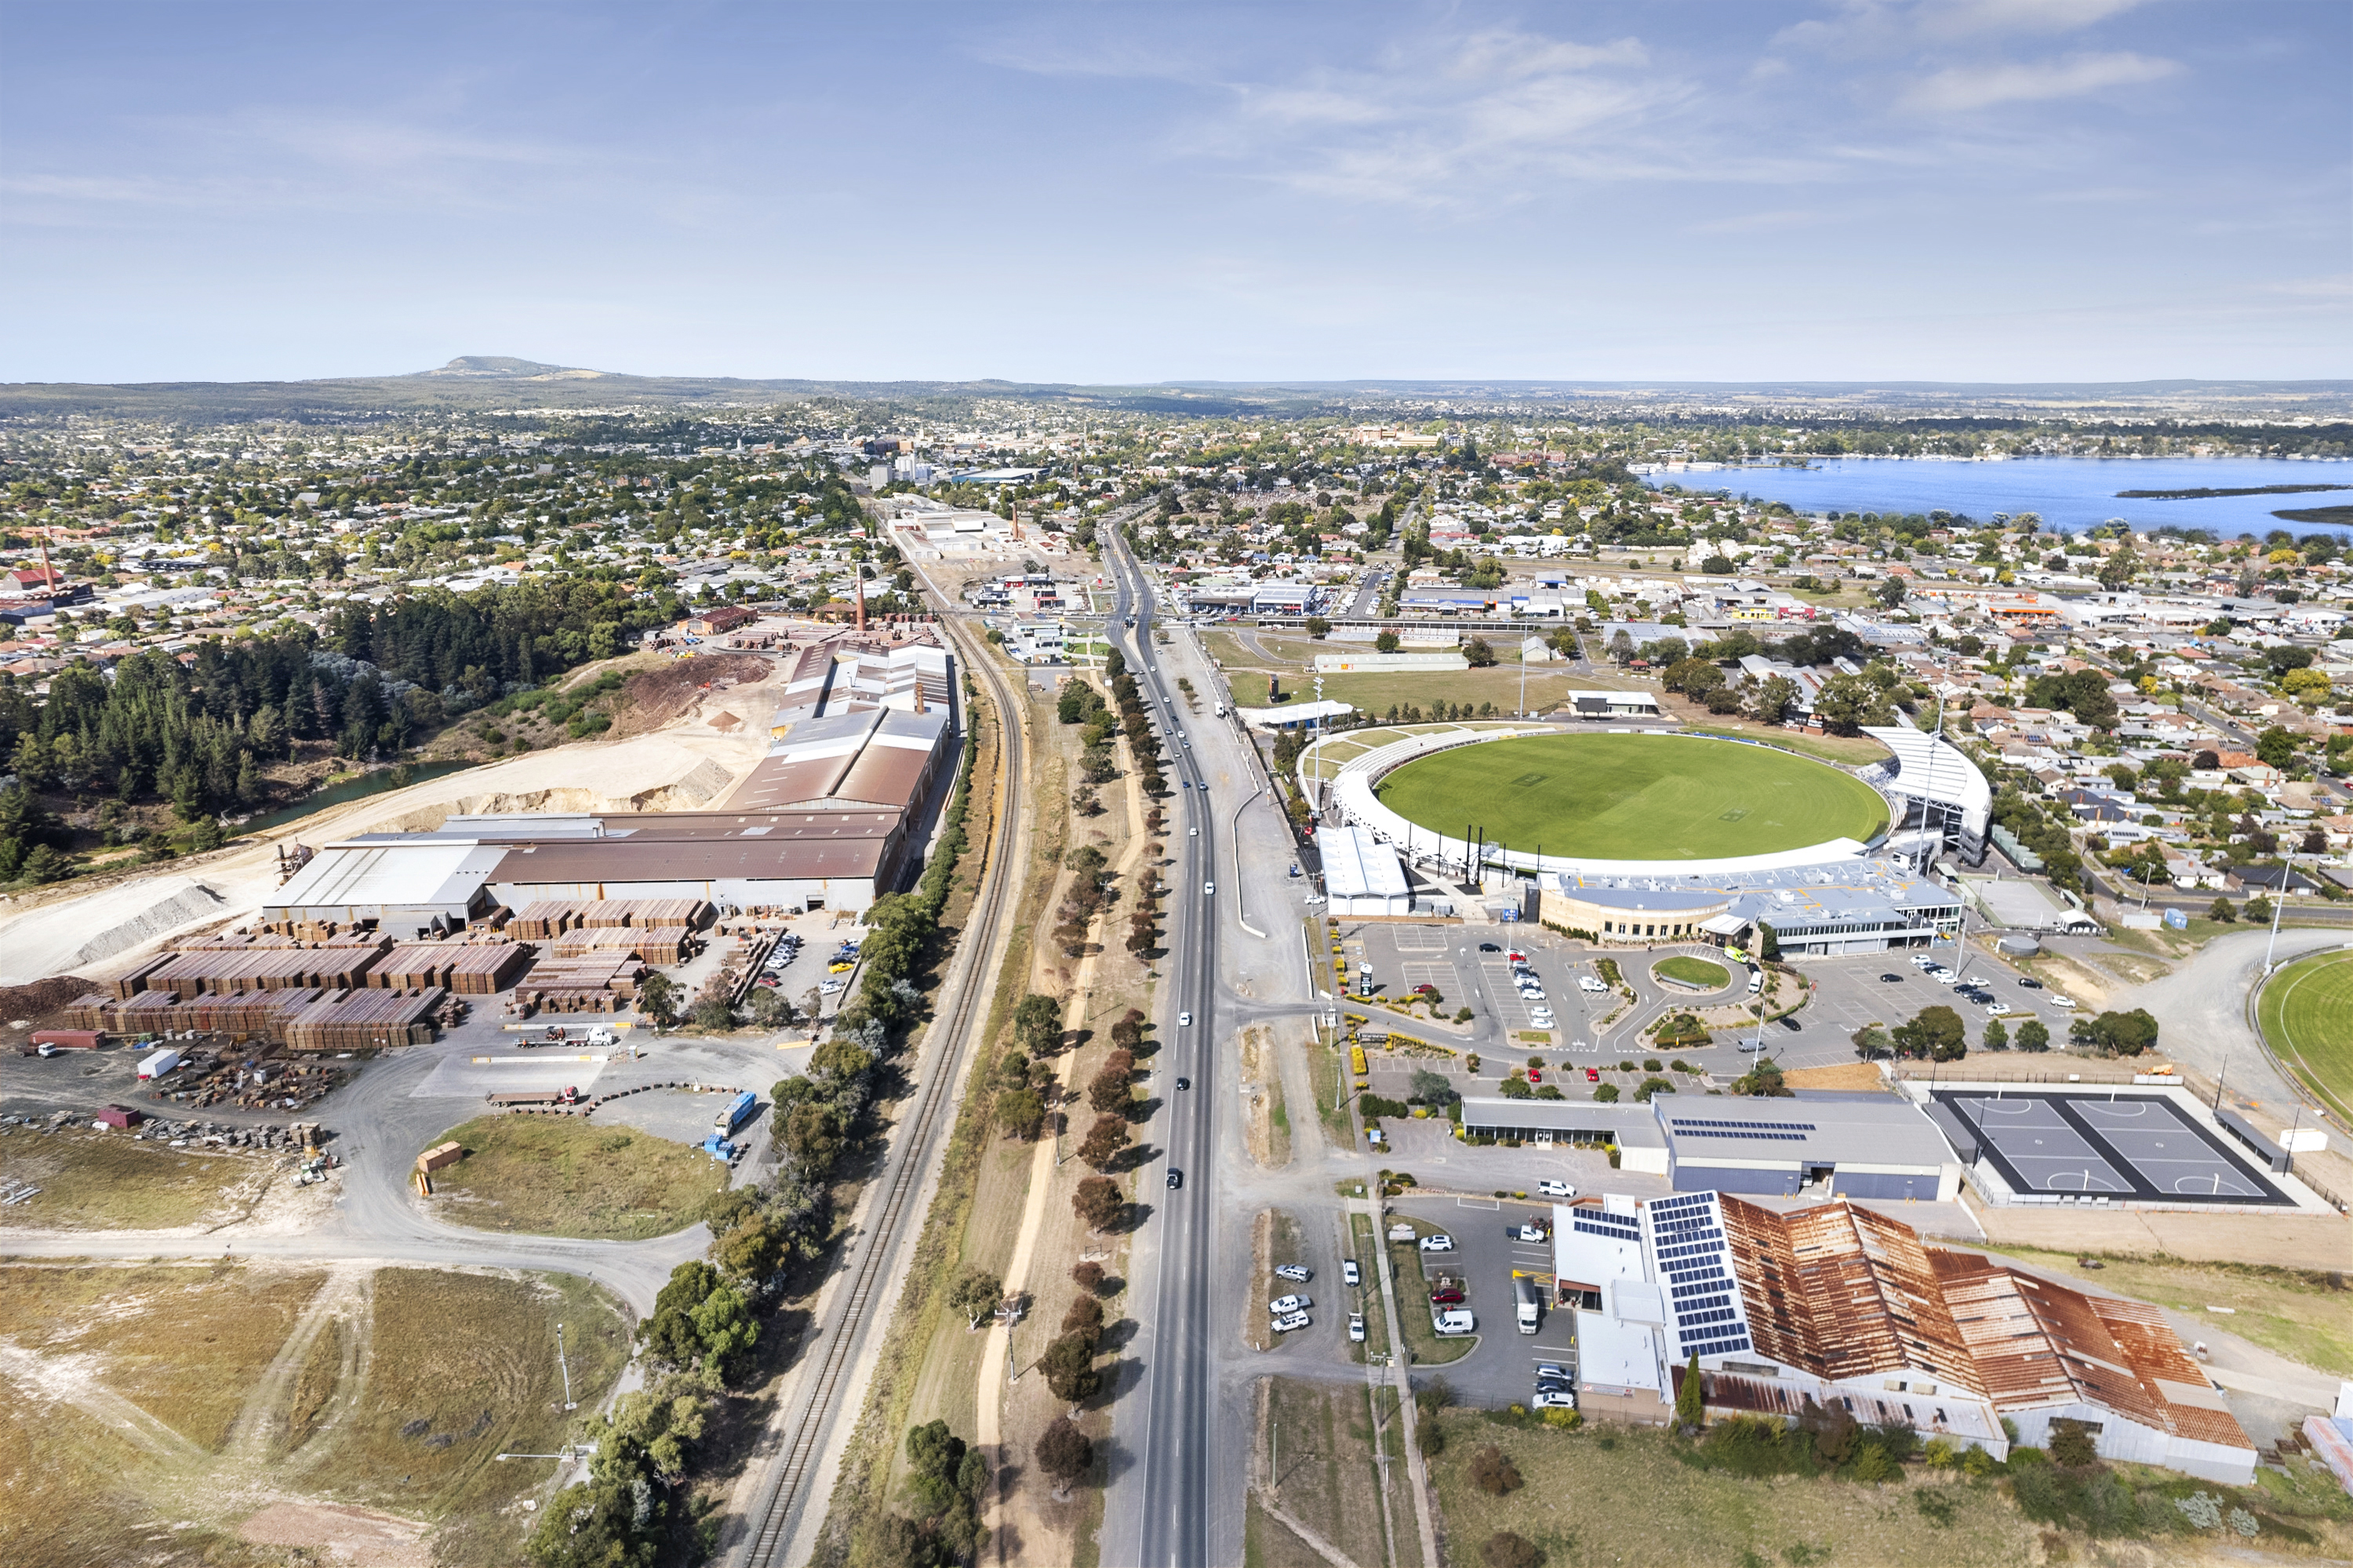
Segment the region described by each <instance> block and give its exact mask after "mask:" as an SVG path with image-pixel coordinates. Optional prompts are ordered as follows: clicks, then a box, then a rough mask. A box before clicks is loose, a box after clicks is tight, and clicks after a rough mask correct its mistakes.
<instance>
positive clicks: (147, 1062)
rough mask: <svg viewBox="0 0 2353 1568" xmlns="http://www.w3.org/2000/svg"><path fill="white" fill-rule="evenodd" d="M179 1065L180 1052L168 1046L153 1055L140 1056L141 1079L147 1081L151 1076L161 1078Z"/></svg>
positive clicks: (142, 1081)
mask: <svg viewBox="0 0 2353 1568" xmlns="http://www.w3.org/2000/svg"><path fill="white" fill-rule="evenodd" d="M178 1065H180V1054H179V1053H178V1052H177V1051H174V1050H172V1049H171V1048H170V1047H168V1046H167V1047H165V1048H164V1049H163V1050H161V1051H158V1052H156V1053H155V1054H153V1055H152V1056H143V1057H142V1058H140V1062H139V1081H140V1082H141V1083H145V1082H146V1081H147V1080H148V1079H150V1078H160V1077H162V1076H163V1075H164V1074H166V1073H168V1072H170V1071H171V1070H172V1069H173V1068H174V1067H176V1066H178Z"/></svg>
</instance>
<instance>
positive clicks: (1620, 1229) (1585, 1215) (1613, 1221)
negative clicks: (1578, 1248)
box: [1568, 1209, 1642, 1242]
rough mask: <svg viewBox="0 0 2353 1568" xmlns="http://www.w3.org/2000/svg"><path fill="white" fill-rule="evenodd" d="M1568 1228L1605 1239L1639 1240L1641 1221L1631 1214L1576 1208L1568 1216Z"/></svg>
mask: <svg viewBox="0 0 2353 1568" xmlns="http://www.w3.org/2000/svg"><path fill="white" fill-rule="evenodd" d="M1568 1224H1569V1228H1570V1229H1571V1230H1574V1231H1581V1232H1583V1233H1584V1234H1587V1235H1589V1236H1599V1237H1601V1238H1602V1239H1603V1240H1605V1241H1620V1242H1640V1241H1641V1239H1642V1222H1641V1220H1639V1219H1637V1218H1635V1217H1634V1216H1633V1215H1632V1214H1613V1213H1609V1212H1608V1211H1606V1210H1602V1209H1577V1210H1576V1211H1575V1212H1573V1213H1571V1214H1570V1216H1569V1221H1568Z"/></svg>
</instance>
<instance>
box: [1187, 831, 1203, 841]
mask: <svg viewBox="0 0 2353 1568" xmlns="http://www.w3.org/2000/svg"><path fill="white" fill-rule="evenodd" d="M1185 835H1186V836H1187V838H1195V839H1198V838H1199V837H1200V836H1201V830H1200V829H1198V828H1187V829H1186V830H1185Z"/></svg>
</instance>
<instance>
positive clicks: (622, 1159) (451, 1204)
mask: <svg viewBox="0 0 2353 1568" xmlns="http://www.w3.org/2000/svg"><path fill="white" fill-rule="evenodd" d="M450 1139H455V1140H456V1141H458V1142H459V1143H461V1144H463V1145H465V1148H466V1157H465V1158H464V1159H463V1160H459V1161H458V1163H457V1164H455V1165H451V1166H448V1167H445V1168H444V1169H442V1170H440V1171H436V1172H435V1173H434V1176H433V1199H432V1203H433V1209H434V1212H435V1213H437V1214H438V1215H439V1217H441V1218H442V1219H445V1220H448V1221H449V1222H450V1223H451V1224H460V1225H470V1226H472V1227H474V1228H475V1229H477V1230H485V1231H521V1232H524V1233H527V1234H533V1235H551V1236H576V1237H579V1238H581V1239H583V1240H589V1241H644V1240H646V1239H647V1238H648V1237H650V1236H660V1235H668V1234H670V1232H672V1231H675V1230H682V1229H684V1228H685V1227H686V1226H688V1225H690V1224H693V1223H694V1217H695V1214H696V1213H698V1212H699V1211H700V1209H701V1207H702V1202H703V1200H704V1199H706V1198H708V1197H709V1196H711V1194H712V1193H713V1192H718V1191H719V1190H720V1189H721V1188H722V1187H723V1186H725V1185H726V1181H727V1172H726V1167H724V1166H723V1165H721V1164H720V1163H719V1162H718V1161H716V1160H712V1158H711V1157H710V1156H709V1155H707V1154H704V1153H703V1152H702V1151H701V1150H696V1149H691V1148H689V1147H688V1146H687V1145H685V1144H683V1143H673V1142H671V1141H670V1139H666V1138H656V1137H655V1136H653V1135H652V1134H651V1133H646V1132H638V1131H634V1130H632V1129H631V1128H625V1127H598V1126H596V1125H595V1124H594V1123H592V1122H589V1121H586V1120H583V1119H579V1118H573V1117H542V1116H524V1117H482V1118H478V1119H476V1120H473V1121H470V1122H467V1123H466V1124H465V1125H464V1126H462V1127H454V1128H450V1129H449V1130H448V1131H447V1132H445V1133H443V1134H441V1135H440V1136H439V1137H438V1138H436V1139H433V1140H432V1141H433V1142H434V1143H441V1142H445V1141H448V1140H450Z"/></svg>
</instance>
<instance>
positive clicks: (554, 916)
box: [507, 898, 580, 942]
mask: <svg viewBox="0 0 2353 1568" xmlns="http://www.w3.org/2000/svg"><path fill="white" fill-rule="evenodd" d="M579 924H580V907H579V906H578V905H575V904H567V903H565V902H564V901H563V900H561V899H556V898H541V899H535V900H533V902H531V903H529V904H526V905H524V906H522V908H521V909H519V910H517V911H515V915H514V918H512V919H511V920H509V921H508V922H507V935H508V936H510V937H512V938H514V939H515V940H516V941H518V942H544V941H546V940H547V939H548V938H552V937H561V936H562V935H564V933H565V932H566V931H569V930H571V929H572V928H573V927H575V926H577V925H579Z"/></svg>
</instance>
